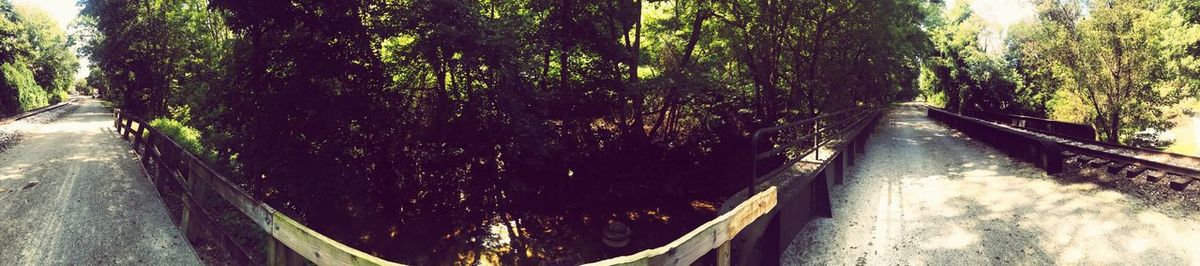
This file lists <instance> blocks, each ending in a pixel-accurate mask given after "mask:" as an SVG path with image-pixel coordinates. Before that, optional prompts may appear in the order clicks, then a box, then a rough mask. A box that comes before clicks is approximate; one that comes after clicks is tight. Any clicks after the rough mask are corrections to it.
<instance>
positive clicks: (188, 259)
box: [0, 100, 200, 265]
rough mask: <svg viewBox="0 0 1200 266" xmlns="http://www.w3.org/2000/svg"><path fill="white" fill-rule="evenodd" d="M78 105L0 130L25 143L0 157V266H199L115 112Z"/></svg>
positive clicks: (90, 103)
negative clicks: (119, 132)
mask: <svg viewBox="0 0 1200 266" xmlns="http://www.w3.org/2000/svg"><path fill="white" fill-rule="evenodd" d="M80 105H81V106H79V107H78V108H77V110H76V107H68V108H67V109H64V110H63V111H61V112H59V111H52V112H48V113H47V114H39V115H38V116H43V115H52V116H53V115H57V114H60V113H64V112H71V111H73V113H69V114H68V115H66V116H64V117H62V118H60V119H58V120H56V121H53V122H49V123H48V124H38V123H30V122H28V121H18V122H14V123H12V124H8V125H3V126H2V127H3V129H0V131H5V132H13V131H16V132H19V133H21V134H20V135H22V136H23V137H22V138H21V140H20V141H19V142H16V143H15V145H12V146H11V147H9V149H8V150H7V151H4V152H3V153H0V239H2V241H0V264H6V265H9V264H16V265H57V264H145V265H181V264H183V265H196V264H200V261H199V260H198V259H197V257H196V254H195V252H194V251H192V249H191V246H189V245H188V243H187V241H186V240H185V239H184V238H183V237H182V235H181V234H180V232H179V230H178V229H176V227H175V225H174V224H173V223H172V222H171V220H170V218H169V216H168V215H167V211H166V209H165V208H164V207H163V204H162V202H161V201H160V200H159V199H158V196H157V194H156V192H155V191H154V188H153V186H152V185H151V184H150V182H149V181H148V180H147V179H146V178H145V176H143V175H142V173H141V168H140V166H139V165H138V164H137V161H136V159H135V157H134V155H133V154H132V151H130V150H129V147H128V145H127V144H125V143H123V141H122V140H120V139H119V138H118V137H117V136H116V135H115V134H114V133H113V131H112V114H111V113H110V112H109V111H108V110H106V109H104V108H103V107H101V105H100V103H99V102H98V101H94V100H84V101H82V102H81V103H80ZM39 120H50V119H46V118H36V117H31V119H30V121H39ZM40 122H48V121H40Z"/></svg>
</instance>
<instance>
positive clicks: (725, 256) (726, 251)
mask: <svg viewBox="0 0 1200 266" xmlns="http://www.w3.org/2000/svg"><path fill="white" fill-rule="evenodd" d="M730 242H733V241H732V240H731V241H725V244H721V247H718V248H717V266H729V265H730V264H729V260H730V259H731V257H732V255H731V254H730V251H731V245H730Z"/></svg>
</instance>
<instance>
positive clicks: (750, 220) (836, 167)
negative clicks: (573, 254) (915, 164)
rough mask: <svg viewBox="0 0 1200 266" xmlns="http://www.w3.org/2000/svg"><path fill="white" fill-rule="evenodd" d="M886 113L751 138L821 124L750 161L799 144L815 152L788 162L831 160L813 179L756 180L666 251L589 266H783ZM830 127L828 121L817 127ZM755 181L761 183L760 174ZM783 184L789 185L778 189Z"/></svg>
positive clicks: (841, 116)
mask: <svg viewBox="0 0 1200 266" xmlns="http://www.w3.org/2000/svg"><path fill="white" fill-rule="evenodd" d="M881 113H882V110H881V109H868V108H854V109H847V110H844V111H839V112H834V113H831V114H829V115H825V116H820V117H817V118H813V119H805V120H801V121H797V122H793V123H789V124H787V125H784V126H780V127H773V128H767V129H764V130H760V131H759V132H757V133H756V134H754V135H755V136H752V139H754V140H758V139H760V138H762V137H764V136H765V135H766V134H774V133H778V132H779V131H782V130H788V129H790V128H797V127H803V126H805V125H814V124H815V125H819V127H818V128H816V129H815V130H814V131H813V132H814V133H811V134H793V135H789V137H788V139H786V140H782V141H784V144H783V145H778V146H774V147H773V148H772V149H770V150H768V151H765V152H763V153H759V152H758V151H757V150H754V151H753V154H754V155H753V157H752V159H753V160H759V159H762V158H763V157H766V156H773V155H779V154H784V153H785V152H784V151H786V150H789V149H791V148H796V147H799V146H800V144H802V143H807V144H813V145H814V146H813V147H812V148H811V149H809V148H808V147H799V148H801V149H802V151H800V152H796V153H792V154H790V155H791V156H793V157H805V156H807V155H809V154H815V153H816V152H817V151H816V150H817V148H832V150H831V151H830V152H831V154H827V159H826V160H825V161H824V162H822V163H819V165H818V167H816V169H814V170H813V171H812V172H811V173H805V174H803V176H784V174H783V173H784V171H780V170H778V169H775V170H772V171H771V172H770V173H769V174H767V176H771V177H770V178H767V179H773V180H767V181H766V182H759V180H758V179H759V178H752V180H754V181H752V182H753V183H752V186H751V187H748V188H746V189H743V190H741V191H739V192H738V193H736V194H734V196H733V197H731V198H730V199H728V200H727V203H726V204H736V205H732V206H735V207H733V208H731V209H728V210H729V211H727V212H724V213H723V214H721V215H720V216H718V217H717V218H716V219H713V220H711V221H708V222H707V223H704V224H703V225H700V226H699V227H697V228H696V229H693V230H692V231H691V232H688V233H687V234H685V235H683V236H682V237H679V238H678V239H676V240H675V241H672V242H671V243H668V244H667V245H664V246H661V247H658V248H653V249H648V250H643V251H641V252H638V253H635V254H632V255H628V256H622V257H616V258H611V259H606V260H602V261H598V262H594V263H591V264H588V265H693V264H696V262H697V261H699V260H700V259H701V258H703V257H704V256H705V255H708V254H713V253H715V254H713V257H710V258H714V259H715V260H714V261H712V263H714V264H716V265H760V264H763V265H777V264H779V263H780V261H779V260H780V256H781V255H782V251H783V250H782V249H783V248H786V247H787V245H786V243H790V242H791V239H792V238H793V237H795V235H796V234H798V233H799V229H800V228H802V227H804V224H805V223H807V222H808V221H810V220H812V219H813V218H815V217H816V216H825V217H828V216H829V215H828V212H829V210H828V209H829V208H830V206H831V203H830V202H829V191H828V189H829V187H830V186H832V185H834V184H840V183H841V182H842V175H843V170H844V167H845V166H846V165H847V164H853V162H854V154H855V153H856V152H859V153H861V152H864V151H865V145H864V143H865V142H866V140H867V136H868V135H869V134H870V132H871V131H872V129H873V128H874V126H875V124H876V123H877V122H878V120H879V117H880V116H881ZM825 120H830V121H829V122H828V123H824V122H822V123H814V121H825ZM810 140H811V142H808V141H810ZM785 161H786V162H785V163H784V164H783V165H782V166H780V167H779V168H787V167H789V166H790V165H792V164H796V163H797V162H799V160H798V159H795V158H791V159H787V160H785ZM753 167H757V166H753ZM755 171H757V170H755ZM754 176H755V177H757V172H755V173H754ZM780 179H790V180H791V181H790V182H780V181H779V180H780ZM827 184H828V185H827ZM755 187H760V188H761V189H755ZM751 193H755V194H753V195H751ZM822 210H823V211H822ZM822 213H824V214H822ZM714 251H715V252H714Z"/></svg>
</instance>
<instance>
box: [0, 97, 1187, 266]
mask: <svg viewBox="0 0 1200 266" xmlns="http://www.w3.org/2000/svg"><path fill="white" fill-rule="evenodd" d="M976 117H978V118H972V117H966V116H961V115H958V114H953V113H948V112H944V111H940V110H938V109H936V108H929V107H925V106H920V105H898V106H891V107H888V108H876V109H870V108H857V109H851V110H845V111H841V112H834V113H830V114H828V115H824V116H821V117H817V118H814V119H809V120H804V121H797V122H795V123H792V124H788V125H784V126H780V127H776V128H768V129H764V130H761V131H760V132H759V133H758V134H755V141H756V142H762V143H768V144H767V145H765V146H764V148H763V149H762V150H760V151H756V152H755V153H754V158H755V161H756V162H758V163H756V165H759V166H756V167H755V168H754V169H747V172H748V176H749V177H748V178H747V187H746V189H743V190H742V191H741V192H738V194H735V195H734V196H732V197H731V198H730V200H728V201H727V202H726V203H725V206H723V207H722V215H720V216H719V217H717V218H716V219H714V220H712V221H710V222H708V223H705V224H703V225H700V226H698V227H697V228H695V230H693V231H692V232H690V233H688V234H686V235H683V236H680V238H679V239H678V240H676V241H674V242H671V243H669V244H667V245H665V246H662V247H660V248H656V249H650V250H645V251H642V252H637V253H634V254H630V255H628V256H624V257H617V258H611V259H608V260H603V261H598V262H596V264H599V265H615V264H628V265H679V264H693V263H700V264H709V263H711V264H718V265H730V264H733V265H756V264H766V265H771V264H786V265H794V264H843V265H844V264H859V265H862V264H989V263H990V264H1050V263H1060V264H1115V263H1122V262H1129V261H1144V262H1150V263H1162V264H1194V263H1198V262H1200V245H1196V242H1197V240H1200V220H1198V219H1197V218H1196V215H1195V214H1196V213H1197V212H1200V207H1198V206H1200V203H1198V202H1200V196H1198V194H1200V193H1197V191H1200V181H1197V180H1196V177H1198V176H1200V175H1197V172H1195V170H1194V169H1196V168H1197V167H1196V165H1190V164H1189V162H1195V161H1192V159H1190V158H1189V157H1186V156H1176V155H1169V154H1163V153H1158V152H1156V151H1150V150H1139V149H1135V148H1129V147H1123V146H1114V145H1105V144H1101V143H1093V142H1090V141H1089V140H1086V139H1080V138H1075V137H1077V136H1078V135H1077V133H1070V132H1068V133H1064V132H1066V131H1062V130H1059V129H1061V128H1064V126H1063V125H1059V124H1054V123H1055V122H1053V121H1039V120H1036V119H1034V118H1022V117H1015V116H1004V115H1002V114H994V115H976ZM143 122H144V121H143V120H139V119H137V118H132V117H125V116H123V115H122V114H121V113H120V110H114V109H111V108H106V107H104V106H102V103H101V102H99V101H96V100H90V99H78V100H76V101H74V102H72V103H66V104H61V105H56V106H52V107H49V108H46V109H42V110H37V111H34V112H30V113H27V114H24V115H21V116H18V117H16V118H12V119H8V120H6V121H4V122H0V123H3V124H0V239H3V241H0V262H3V263H0V264H10V263H11V264H18V265H46V264H74V263H85V264H153V265H181V264H182V265H194V264H201V263H202V262H201V257H203V256H206V255H204V254H206V252H198V250H201V251H203V250H213V249H216V250H222V251H224V252H223V253H225V254H230V256H231V258H229V259H230V260H232V261H233V262H235V263H237V264H257V263H266V264H274V265H296V264H301V263H303V262H304V261H306V260H307V261H311V262H313V263H316V264H320V265H348V264H356V265H381V264H393V263H392V262H389V261H385V260H382V259H379V258H376V257H374V256H371V255H369V254H367V253H365V252H362V251H358V250H354V249H353V248H350V247H348V246H346V245H342V244H340V243H337V242H334V241H332V240H330V239H329V238H327V237H324V236H323V235H321V234H320V233H319V232H315V231H313V230H311V229H308V228H307V227H305V226H304V225H303V224H299V223H297V222H295V221H293V220H291V219H290V218H288V217H287V216H285V215H282V214H280V213H278V212H275V211H274V209H272V208H271V207H270V206H268V205H266V204H263V203H262V202H259V201H257V200H255V199H253V198H252V197H250V196H249V195H248V194H247V193H245V192H243V191H241V190H240V189H239V188H238V187H237V186H236V185H233V184H232V183H230V182H229V181H228V180H227V179H225V178H224V177H223V176H221V175H220V174H219V173H216V172H215V171H212V170H211V168H209V167H207V166H205V165H203V163H201V162H200V161H199V160H198V159H196V158H195V157H194V156H192V155H190V154H188V153H187V152H185V151H183V150H182V149H180V148H179V147H178V145H177V144H174V143H173V142H171V141H170V140H169V139H167V138H164V137H163V136H162V135H161V134H159V133H158V132H156V131H155V130H154V129H153V128H149V127H147V126H144V124H143ZM1039 125H1040V126H1039ZM1055 125H1058V126H1055ZM1066 127H1067V128H1069V126H1066ZM810 128H820V130H812V131H811V132H809V131H805V130H798V129H810ZM1068 131H1069V130H1068ZM805 132H808V133H805ZM1071 132H1074V131H1071ZM756 147H758V146H756ZM748 156H749V155H748ZM760 164H761V165H760ZM775 165H782V166H781V167H774V166H775ZM214 202H215V203H214ZM216 205H220V206H216ZM213 208H230V209H233V210H234V211H235V212H236V213H240V214H241V215H242V216H243V218H245V219H247V220H249V221H251V223H250V224H251V226H250V227H252V228H249V229H247V230H257V231H259V232H260V233H261V234H262V235H263V237H262V238H263V240H262V243H248V242H247V241H245V240H244V239H241V238H239V237H238V236H236V235H238V233H239V232H229V231H224V230H222V229H220V228H219V227H216V226H212V224H213V222H214V220H213V219H212V218H211V217H212V214H211V213H210V211H211V210H212V209H213ZM172 210H177V211H172ZM173 212H179V213H181V214H179V215H177V217H176V216H172V214H171V213H173Z"/></svg>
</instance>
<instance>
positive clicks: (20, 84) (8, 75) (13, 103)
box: [0, 64, 49, 114]
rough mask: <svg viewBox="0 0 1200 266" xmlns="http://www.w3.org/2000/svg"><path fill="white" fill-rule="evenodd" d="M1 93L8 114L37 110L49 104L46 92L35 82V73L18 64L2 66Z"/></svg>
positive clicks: (0, 70) (0, 76) (0, 72)
mask: <svg viewBox="0 0 1200 266" xmlns="http://www.w3.org/2000/svg"><path fill="white" fill-rule="evenodd" d="M0 81H2V82H0V92H3V93H11V94H7V95H2V96H0V97H4V98H6V99H7V100H4V101H3V103H4V108H5V110H3V111H4V112H5V113H6V114H13V113H18V112H23V111H29V110H33V109H37V108H40V107H43V106H46V105H48V104H49V102H48V99H47V95H46V91H45V90H42V87H41V86H38V84H37V82H35V81H34V80H33V71H30V70H29V69H28V68H25V67H24V66H21V65H16V64H4V65H0Z"/></svg>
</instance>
